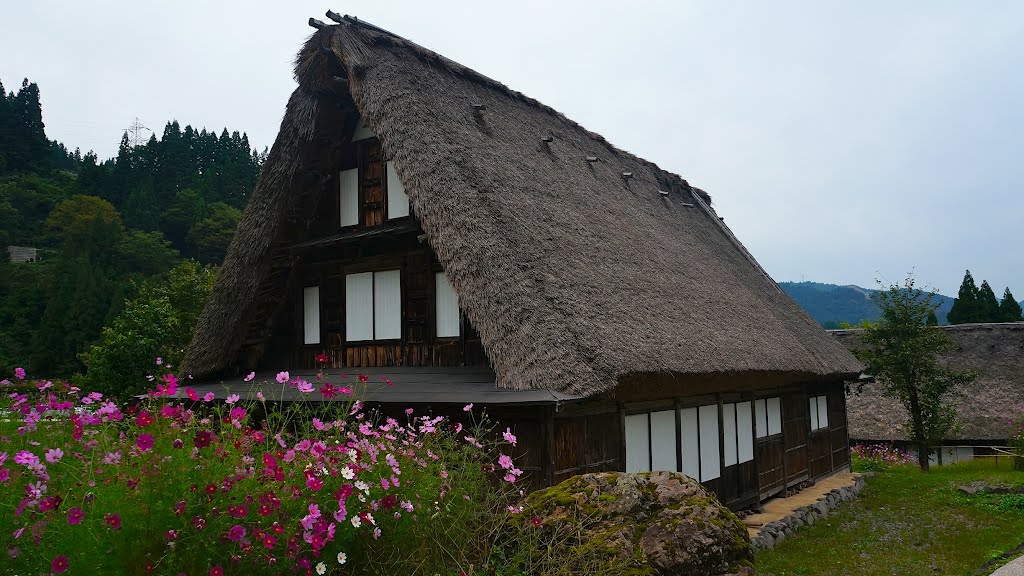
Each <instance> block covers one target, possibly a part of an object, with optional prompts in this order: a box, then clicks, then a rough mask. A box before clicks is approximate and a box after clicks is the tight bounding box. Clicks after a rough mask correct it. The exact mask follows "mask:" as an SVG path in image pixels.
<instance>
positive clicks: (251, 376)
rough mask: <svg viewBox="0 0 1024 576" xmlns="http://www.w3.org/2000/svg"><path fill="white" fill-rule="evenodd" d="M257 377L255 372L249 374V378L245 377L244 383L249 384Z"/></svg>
mask: <svg viewBox="0 0 1024 576" xmlns="http://www.w3.org/2000/svg"><path fill="white" fill-rule="evenodd" d="M255 377H256V373H255V372H249V375H248V376H246V377H245V380H243V381H244V382H249V381H251V380H252V379H253V378H255Z"/></svg>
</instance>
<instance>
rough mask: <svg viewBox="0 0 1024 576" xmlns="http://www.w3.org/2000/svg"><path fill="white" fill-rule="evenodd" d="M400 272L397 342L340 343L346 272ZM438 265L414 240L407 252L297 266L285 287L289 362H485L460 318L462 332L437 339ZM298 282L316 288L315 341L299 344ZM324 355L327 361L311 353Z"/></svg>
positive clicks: (474, 337)
mask: <svg viewBox="0 0 1024 576" xmlns="http://www.w3.org/2000/svg"><path fill="white" fill-rule="evenodd" d="M394 269H398V270H400V271H401V285H402V336H401V338H399V339H397V340H383V341H371V342H346V341H345V275H346V274H353V273H358V272H367V271H374V270H376V271H379V270H394ZM440 271H441V266H440V264H438V263H437V261H436V259H435V258H434V257H433V254H432V253H431V251H430V249H429V248H427V247H424V246H422V245H419V244H417V246H416V248H413V249H408V250H406V251H402V250H396V251H392V252H390V253H386V254H378V255H373V256H366V257H355V258H352V259H341V260H327V261H320V262H313V263H310V264H306V265H303V266H301V267H300V272H299V278H300V280H299V281H297V282H296V283H295V288H294V289H293V290H291V291H290V297H291V298H292V300H293V302H294V305H293V306H291V307H290V310H291V311H292V313H291V315H290V318H287V319H283V320H285V321H286V323H287V324H290V326H288V329H286V330H282V331H281V332H282V333H283V334H288V338H287V340H288V344H287V348H288V349H289V350H291V351H292V353H291V358H290V363H289V364H290V365H291V366H294V367H296V368H318V367H321V366H325V367H328V368H350V367H377V366H486V365H487V364H488V359H487V355H486V353H485V352H484V349H483V344H482V342H481V341H480V335H479V334H478V333H477V331H476V330H475V329H474V328H473V326H472V324H471V323H470V322H469V319H468V318H465V317H464V316H463V318H462V326H461V334H460V336H458V337H453V338H436V337H435V336H434V334H435V319H434V318H435V317H434V313H435V311H434V302H435V299H434V287H435V282H434V274H435V273H437V272H440ZM303 286H320V306H321V318H320V330H321V337H320V343H319V344H310V345H307V344H303V342H302V333H303V331H302V326H301V324H302V310H301V306H302V302H301V291H302V287H303ZM319 354H325V355H326V356H327V358H328V360H327V363H326V364H324V363H318V362H317V361H316V357H317V355H319Z"/></svg>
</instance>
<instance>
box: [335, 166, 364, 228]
mask: <svg viewBox="0 0 1024 576" xmlns="http://www.w3.org/2000/svg"><path fill="white" fill-rule="evenodd" d="M338 183H339V184H338V193H339V195H340V196H339V198H340V201H339V204H340V205H341V225H342V226H355V225H356V224H359V169H358V168H353V169H351V170H342V171H341V172H339V173H338Z"/></svg>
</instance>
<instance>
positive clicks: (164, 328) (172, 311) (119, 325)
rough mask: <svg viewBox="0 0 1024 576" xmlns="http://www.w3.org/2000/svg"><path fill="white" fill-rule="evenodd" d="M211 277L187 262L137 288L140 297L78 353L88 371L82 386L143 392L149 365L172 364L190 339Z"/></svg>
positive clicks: (108, 391)
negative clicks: (87, 346)
mask: <svg viewBox="0 0 1024 576" xmlns="http://www.w3.org/2000/svg"><path fill="white" fill-rule="evenodd" d="M214 276H215V273H214V271H213V270H212V269H211V268H207V267H203V266H200V265H199V263H197V262H196V261H194V260H185V261H184V262H182V263H181V264H178V265H177V266H175V267H174V268H173V269H172V270H171V271H170V272H168V273H167V274H166V275H165V276H164V277H163V278H160V279H159V280H155V279H151V280H149V281H147V282H143V283H142V284H141V285H140V286H139V287H138V294H137V295H136V296H135V297H134V298H132V299H131V300H129V301H128V302H127V303H126V304H125V307H124V309H123V310H122V311H121V313H120V314H118V315H117V317H115V318H114V320H113V321H112V322H111V323H110V324H109V325H108V326H106V327H105V328H103V332H102V335H101V336H100V339H99V342H97V343H96V344H95V345H93V346H91V347H90V348H89V350H88V351H86V352H85V353H84V354H82V361H83V363H84V364H85V366H86V369H87V372H86V374H85V376H84V377H83V378H82V379H81V380H80V382H81V383H82V384H83V385H84V386H87V387H88V389H90V390H97V391H100V392H104V393H106V394H110V395H115V396H118V395H119V396H126V395H132V394H140V393H142V392H145V391H146V389H147V387H148V386H151V385H150V384H149V382H148V381H147V380H146V375H147V374H152V373H153V371H154V366H153V361H154V359H155V358H156V357H158V356H159V357H161V358H163V359H164V360H165V361H166V362H167V363H168V364H171V365H174V366H176V365H177V364H178V362H179V361H180V360H181V357H182V355H183V353H184V349H185V346H187V345H188V342H189V340H191V339H192V331H193V330H194V329H195V325H196V322H197V321H198V320H199V315H200V313H202V310H203V304H204V303H205V302H206V298H207V296H209V294H210V291H211V290H212V289H213V280H214Z"/></svg>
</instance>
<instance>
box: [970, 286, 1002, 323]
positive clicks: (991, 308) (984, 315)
mask: <svg viewBox="0 0 1024 576" xmlns="http://www.w3.org/2000/svg"><path fill="white" fill-rule="evenodd" d="M975 322H999V300H996V293H995V292H993V291H992V287H991V286H989V284H988V280H982V281H981V286H980V287H978V316H977V319H976V320H975Z"/></svg>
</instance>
